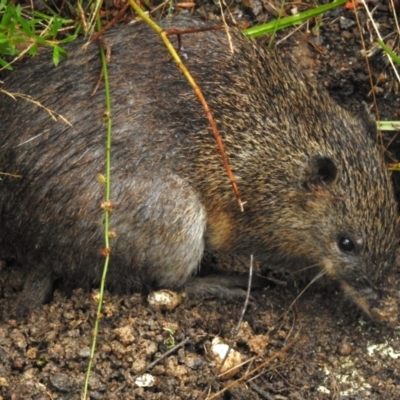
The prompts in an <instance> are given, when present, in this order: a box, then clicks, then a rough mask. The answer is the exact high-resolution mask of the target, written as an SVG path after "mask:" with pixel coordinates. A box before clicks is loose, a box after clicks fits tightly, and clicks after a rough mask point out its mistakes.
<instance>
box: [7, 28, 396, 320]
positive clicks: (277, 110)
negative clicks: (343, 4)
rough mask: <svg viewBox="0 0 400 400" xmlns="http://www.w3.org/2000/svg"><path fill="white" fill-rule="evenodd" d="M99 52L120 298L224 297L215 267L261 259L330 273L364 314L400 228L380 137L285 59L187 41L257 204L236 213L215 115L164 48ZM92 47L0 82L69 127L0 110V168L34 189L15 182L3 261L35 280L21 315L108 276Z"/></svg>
mask: <svg viewBox="0 0 400 400" xmlns="http://www.w3.org/2000/svg"><path fill="white" fill-rule="evenodd" d="M164 24H166V25H168V26H178V27H181V28H183V27H188V26H193V25H202V24H201V23H199V22H196V21H188V20H183V21H179V20H176V21H173V22H170V23H164ZM105 41H106V43H107V44H108V45H109V46H110V48H111V50H112V52H111V60H110V63H109V75H110V86H111V94H112V115H111V118H112V122H113V145H112V178H111V179H112V201H113V202H114V203H115V210H114V211H113V213H112V217H111V230H113V231H116V232H117V237H116V238H114V239H112V240H111V249H112V253H111V254H112V264H111V268H110V272H109V276H108V284H109V287H110V288H113V289H115V290H118V291H130V290H140V289H141V288H142V287H143V286H145V287H147V288H149V289H155V288H160V287H168V288H172V289H184V288H186V289H187V290H188V291H189V292H190V293H192V294H212V295H229V293H231V292H230V291H229V288H228V289H227V288H225V287H224V284H225V283H226V279H221V281H220V282H219V281H218V279H214V280H207V279H206V280H201V278H196V277H193V275H194V274H195V273H196V270H197V268H198V266H199V264H200V261H201V259H202V257H203V254H204V252H205V251H206V252H208V251H216V252H225V253H236V254H241V255H245V256H247V255H250V254H254V256H255V257H256V258H258V259H259V260H261V261H263V262H265V263H267V264H269V265H271V266H279V267H281V266H284V267H285V268H288V269H290V270H293V271H294V270H299V269H302V268H305V267H308V266H310V265H318V266H319V267H320V268H321V270H322V271H323V272H324V273H326V274H327V275H329V276H330V277H332V278H333V279H335V280H338V281H339V282H342V283H343V288H344V291H345V293H347V294H349V295H350V296H351V297H352V298H353V299H354V300H355V301H356V302H357V303H358V304H359V305H360V307H361V308H362V309H364V311H365V312H367V313H370V307H371V306H372V303H373V301H374V300H376V299H377V291H378V290H379V288H380V287H381V286H382V285H384V279H385V276H386V275H387V274H388V272H389V271H390V270H391V268H392V267H393V263H394V255H395V248H396V235H395V231H396V219H397V212H396V204H395V199H394V195H393V190H392V186H391V182H390V178H389V174H388V173H387V170H386V166H385V164H384V161H383V158H382V156H381V154H380V151H379V150H378V148H377V146H376V145H375V143H374V141H373V140H372V136H373V133H374V132H371V124H370V123H367V122H364V121H362V120H361V119H359V118H356V117H354V116H352V115H350V114H349V113H348V112H347V111H346V110H344V109H342V108H341V107H339V106H338V105H337V104H336V103H335V102H334V101H332V100H331V99H330V98H329V96H328V94H327V93H326V92H325V91H324V90H323V89H321V88H320V87H319V86H318V85H317V84H315V83H313V82H310V81H307V80H305V79H304V78H303V76H301V75H300V74H299V73H298V72H297V71H296V70H295V68H294V67H293V66H291V65H290V63H288V62H287V61H285V60H284V59H283V58H282V57H281V56H280V55H279V53H278V52H277V51H272V50H267V49H265V48H262V47H260V46H259V45H257V44H256V43H255V42H253V41H250V40H248V39H245V38H242V37H241V36H240V35H239V34H238V33H235V32H233V45H234V49H235V51H234V53H233V54H232V53H231V52H230V49H229V46H228V41H227V36H226V33H225V32H224V31H218V32H215V31H212V32H203V33H198V34H192V35H184V36H183V37H182V43H183V48H182V49H181V56H182V58H183V60H184V61H185V63H186V65H187V66H188V68H189V70H190V71H191V72H192V74H193V76H194V78H195V80H196V81H197V82H198V84H199V86H200V87H201V89H202V91H203V92H204V94H205V97H206V99H207V101H208V104H209V106H210V108H211V110H212V112H213V114H214V118H215V120H216V123H217V126H218V128H219V130H220V133H221V136H222V138H223V141H224V145H225V148H226V151H227V154H228V156H229V159H230V163H231V166H232V170H233V173H234V175H235V178H236V180H237V183H238V185H239V189H240V192H241V197H242V200H243V201H245V202H246V203H245V211H244V212H240V210H239V208H238V206H237V204H236V200H235V198H234V195H233V192H232V188H231V186H230V183H229V180H228V179H227V176H226V174H225V172H224V170H223V167H222V163H221V157H220V155H219V154H218V151H217V147H216V144H215V141H214V139H213V136H212V134H211V132H210V128H209V124H208V122H207V119H206V118H205V115H204V111H203V110H202V108H201V106H200V104H199V102H198V100H197V99H196V96H195V94H194V92H193V90H192V89H191V88H190V86H189V85H188V83H187V82H186V81H185V78H184V77H183V76H182V75H181V73H180V72H179V70H178V69H177V68H176V66H175V65H174V64H173V63H172V62H171V59H170V55H169V54H168V52H167V51H166V50H165V48H164V46H163V44H162V43H161V41H160V40H159V38H158V37H157V35H156V34H155V33H153V32H152V31H151V30H150V28H148V27H147V26H146V25H144V24H143V23H138V24H136V25H133V26H122V27H118V28H115V29H113V30H111V31H110V32H108V33H107V34H106V35H105ZM175 43H176V41H175ZM81 44H82V42H76V43H74V44H72V45H70V46H68V47H67V50H68V52H69V58H68V60H62V61H61V63H60V66H58V67H54V66H52V65H51V61H50V59H49V54H48V53H46V54H44V55H40V56H38V57H37V60H30V62H29V63H26V64H25V65H22V66H21V67H19V68H16V71H15V72H14V73H12V74H11V75H10V76H9V77H8V78H7V79H6V80H5V85H4V89H6V90H8V91H10V92H16V91H20V92H23V93H25V94H28V95H30V96H32V97H33V98H34V99H35V100H37V101H39V102H41V103H42V104H44V105H45V106H46V107H48V108H50V109H51V110H52V111H55V112H57V113H59V114H61V115H63V116H64V117H65V118H66V119H67V120H68V121H69V122H70V123H71V124H72V127H70V126H69V125H67V124H66V123H64V122H63V121H61V120H60V119H58V121H57V122H55V121H54V120H53V119H52V118H51V117H50V116H49V114H48V113H47V112H46V111H44V110H43V109H42V108H40V107H37V106H35V105H33V104H31V103H29V102H26V101H24V100H21V99H18V100H17V101H15V100H13V99H12V98H11V97H9V96H7V95H5V94H1V95H0V100H1V103H0V131H1V136H0V145H1V149H2V150H1V156H0V161H1V163H0V170H1V171H3V172H7V173H11V174H18V175H21V176H22V178H20V179H18V178H14V177H11V176H3V181H2V184H1V186H0V238H1V240H2V242H1V243H2V248H1V255H2V256H3V257H13V258H16V259H17V260H18V261H20V262H21V263H23V264H24V266H26V268H27V271H29V275H28V278H27V281H26V283H25V286H24V290H23V293H22V294H21V298H20V303H19V309H20V310H22V311H24V310H26V309H30V308H33V307H36V306H38V305H39V304H40V303H42V302H43V301H45V299H46V298H47V297H48V295H49V293H51V290H52V286H53V282H54V281H55V280H56V279H59V278H63V279H64V281H65V283H66V284H67V285H70V286H77V285H82V284H87V283H89V284H96V283H98V282H99V278H100V273H101V269H102V267H103V257H102V256H101V255H100V250H101V248H102V247H103V246H104V244H103V214H102V210H101V209H100V203H101V202H102V200H103V198H104V187H103V186H102V185H100V184H99V183H98V182H97V180H96V174H98V173H103V172H104V160H105V158H104V146H105V140H104V136H105V132H106V127H105V123H104V111H105V106H104V92H103V89H102V88H100V89H99V90H98V91H97V92H96V94H95V95H94V96H93V97H91V95H90V93H91V92H92V90H93V88H94V86H95V84H96V81H97V79H98V76H99V73H100V62H99V58H98V50H97V47H96V45H94V44H92V45H91V46H90V47H89V49H88V50H87V51H83V50H82V49H81V48H80V45H81ZM46 56H47V58H46ZM343 241H345V242H346V243H347V245H349V246H350V247H345V249H344V250H343V248H341V246H342V244H341V243H342V242H343ZM351 245H353V247H352V246H351ZM342 247H343V246H342ZM232 290H234V289H232ZM360 299H362V300H360Z"/></svg>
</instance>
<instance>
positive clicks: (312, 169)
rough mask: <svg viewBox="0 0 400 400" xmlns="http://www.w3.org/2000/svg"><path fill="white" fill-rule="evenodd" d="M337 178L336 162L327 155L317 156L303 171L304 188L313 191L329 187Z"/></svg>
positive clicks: (311, 159) (313, 157)
mask: <svg viewBox="0 0 400 400" xmlns="http://www.w3.org/2000/svg"><path fill="white" fill-rule="evenodd" d="M336 176H337V167H336V164H335V162H334V161H333V160H332V158H330V157H329V156H326V155H315V156H312V157H310V158H309V159H308V160H307V164H306V166H305V168H304V171H303V177H302V178H303V182H302V186H303V187H304V188H306V189H308V190H313V189H315V188H318V187H321V186H329V185H330V184H331V183H332V182H333V181H334V180H335V179H336Z"/></svg>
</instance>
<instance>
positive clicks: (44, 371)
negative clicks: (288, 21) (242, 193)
mask: <svg viewBox="0 0 400 400" xmlns="http://www.w3.org/2000/svg"><path fill="white" fill-rule="evenodd" d="M245 3H246V6H244V5H243V4H237V5H236V6H235V7H236V8H235V10H236V11H235V12H234V15H235V17H236V18H237V19H238V21H239V22H240V24H241V25H242V26H245V25H247V24H249V21H255V20H257V21H264V20H268V19H270V18H271V16H270V15H269V14H268V12H267V10H266V7H267V2H265V4H266V6H265V7H264V8H263V7H262V4H263V3H261V2H259V1H258V0H254V1H248V0H247V1H246V2H245ZM386 4H387V2H385V3H383V4H381V5H378V3H377V2H374V3H373V4H372V5H371V8H372V6H376V5H378V8H377V11H376V12H375V14H374V17H375V20H376V21H377V22H379V24H380V27H381V29H382V34H383V35H384V34H389V33H390V32H391V31H394V26H395V25H394V19H393V15H392V14H391V13H390V12H389V9H388V6H387V5H386ZM303 6H304V4H303ZM290 7H291V6H290V4H288V5H287V6H286V10H287V11H289V9H290ZM304 7H305V8H307V7H306V6H304ZM233 8H234V7H233V5H232V9H233ZM243 10H244V11H243ZM257 10H258V11H257ZM198 13H199V15H205V14H206V15H207V16H208V17H210V15H211V16H213V15H216V14H217V13H218V7H216V6H215V5H214V4H208V3H204V2H203V3H201V7H200V9H199V10H198ZM254 14H257V15H256V16H255V15H254ZM240 15H241V17H240ZM239 17H240V18H239ZM359 17H360V20H361V25H362V29H364V30H365V31H364V32H365V35H364V38H365V39H366V46H367V49H371V48H372V47H373V44H372V43H371V41H370V34H369V31H368V30H367V27H368V29H369V25H367V22H366V17H365V14H364V12H363V11H362V10H361V8H360V9H359ZM319 22H321V21H319ZM322 22H323V25H322V27H320V29H319V30H318V31H317V29H316V28H315V26H312V25H311V26H310V32H307V31H306V27H302V28H300V29H298V30H297V31H296V32H295V33H293V34H292V35H291V36H290V37H289V38H287V39H285V40H284V41H283V42H282V43H280V47H281V48H282V51H283V52H285V53H287V54H288V56H289V55H290V56H292V57H295V58H296V59H297V60H298V63H299V64H300V66H301V68H303V69H304V70H306V72H307V74H309V75H310V78H311V79H319V80H320V81H321V82H323V84H324V85H325V86H326V87H327V89H328V90H329V91H330V92H331V94H332V96H333V97H334V98H335V99H336V100H337V101H339V102H340V103H341V104H342V105H343V106H344V107H348V108H350V109H352V110H355V111H357V110H360V109H362V108H363V107H364V106H363V102H365V103H366V104H367V105H368V106H371V105H373V99H372V97H371V96H370V92H371V87H370V83H369V75H368V70H367V67H366V64H365V59H364V58H363V56H362V54H361V44H360V33H359V28H358V27H357V23H354V24H353V22H356V20H355V16H354V12H353V11H350V10H346V9H344V8H340V9H338V10H335V11H333V12H330V13H326V14H325V15H324V16H323V18H322ZM291 32H293V31H285V32H283V33H280V34H279V35H278V37H277V38H276V39H275V41H278V40H280V39H281V38H283V37H284V36H285V35H288V34H289V33H291ZM390 38H391V40H393V42H395V41H396V39H395V35H394V34H392V36H390ZM369 61H370V65H371V68H372V80H373V82H374V83H376V82H378V84H377V85H376V87H375V89H374V91H375V93H376V100H377V106H378V111H379V115H380V116H381V118H382V119H391V120H394V119H397V120H398V119H399V114H400V111H399V110H400V98H399V96H398V93H397V91H396V90H397V86H398V83H397V84H396V83H395V82H396V81H395V79H394V77H393V74H392V73H391V71H390V68H389V67H388V65H387V61H386V59H385V57H384V55H383V54H382V52H381V51H379V50H377V51H376V52H375V54H374V55H373V56H372V57H371V58H370V59H369ZM378 78H379V79H378ZM376 111H377V109H376V108H375V107H374V108H373V112H376ZM395 137H396V132H389V133H387V134H385V143H389V142H393V143H392V147H391V148H389V150H390V151H391V152H392V154H389V153H388V156H389V157H391V158H392V159H396V154H398V144H397V143H396V140H395V139H394V140H392V139H393V138H395ZM395 180H398V178H397V176H395ZM0 268H1V272H0V298H1V303H0V307H1V310H0V312H1V315H2V319H1V320H0V400H1V399H13V400H18V399H35V400H39V399H40V400H48V399H79V398H80V393H81V389H82V386H83V381H84V378H85V371H86V368H87V364H88V360H89V355H90V346H91V340H92V329H93V324H94V318H95V308H96V301H95V296H94V295H93V293H88V292H84V291H82V290H76V291H75V292H74V293H72V294H71V295H70V296H67V295H66V294H65V293H63V292H61V291H56V292H55V295H54V299H53V300H52V302H51V303H50V304H47V305H44V306H43V307H41V308H40V309H38V310H36V311H35V312H34V313H32V314H31V315H30V316H29V317H28V318H26V319H25V320H22V321H16V320H14V319H12V318H11V317H10V315H11V314H10V310H11V308H12V305H13V304H14V303H15V300H16V297H17V295H18V293H17V291H16V290H14V289H13V288H15V287H18V286H19V282H20V281H22V272H21V271H19V269H18V268H16V267H13V266H7V265H6V264H5V263H2V264H1V265H0ZM280 279H281V281H278V282H277V283H275V284H273V285H272V286H271V287H270V288H266V289H264V290H262V291H258V292H254V294H253V296H254V300H253V301H252V302H250V305H249V307H248V309H247V311H246V314H245V316H244V320H243V322H242V324H241V328H240V330H239V333H238V334H237V335H236V336H235V337H234V338H233V339H232V335H233V332H234V331H235V329H236V326H237V324H238V321H239V319H240V315H241V312H242V309H243V302H239V301H237V302H226V301H225V302H224V301H221V300H202V301H199V300H197V301H196V300H193V299H184V301H183V302H182V303H181V304H180V305H179V306H178V307H177V308H175V309H174V310H172V311H160V310H157V309H155V308H153V307H150V306H149V304H148V302H147V298H146V296H143V295H141V294H136V295H132V296H117V295H110V294H107V295H106V299H105V303H104V309H103V318H102V321H101V325H100V334H99V338H98V346H97V351H96V357H95V362H94V369H93V372H92V375H91V378H90V388H91V390H90V398H91V399H201V398H204V399H205V398H208V399H212V398H220V399H249V400H252V399H268V400H271V399H273V400H285V399H291V400H300V399H379V400H385V399H387V400H389V399H393V400H394V399H400V322H399V321H398V323H397V324H394V326H392V327H386V326H377V325H374V324H373V323H372V322H370V321H367V320H365V319H364V318H363V317H362V316H360V315H358V314H357V313H355V312H354V310H353V309H352V307H349V304H348V303H347V302H345V301H344V299H343V295H342V293H341V292H340V290H336V288H335V287H330V286H323V285H313V286H311V287H310V288H308V289H307V290H306V291H305V293H304V294H302V295H301V296H300V298H299V299H298V301H297V302H295V305H294V306H291V305H292V303H293V302H294V301H295V299H296V298H297V296H298V295H299V293H300V292H301V291H302V290H303V289H304V288H305V285H304V284H303V283H299V282H297V281H293V280H290V279H289V278H288V277H286V276H284V277H280ZM394 279H396V280H397V284H395V285H394V287H395V288H397V293H395V296H397V298H398V300H399V304H400V292H399V290H398V288H400V270H399V271H397V275H396V276H395V278H394ZM11 283H12V284H11ZM216 336H218V337H220V338H222V340H223V342H225V343H228V344H229V343H230V344H232V347H233V348H234V349H235V350H237V351H238V352H239V353H241V355H242V360H244V361H246V360H247V363H246V364H245V365H243V366H242V367H241V369H240V371H238V372H237V373H236V375H235V376H234V377H232V378H230V379H228V380H222V379H220V378H218V377H216V369H217V368H216V360H215V359H214V358H213V356H212V352H211V346H212V345H211V342H212V340H213V339H214V338H215V337H216ZM179 344H181V346H180V347H178V348H177V349H175V351H172V353H171V354H169V355H168V356H167V357H165V358H162V359H161V360H160V361H159V362H157V363H155V365H153V366H152V367H151V368H149V369H148V371H147V372H148V373H149V374H151V376H152V377H154V383H153V384H152V386H151V387H139V386H138V385H137V384H136V378H137V376H138V374H140V373H142V372H143V371H144V370H145V369H146V367H147V366H148V365H149V364H150V363H152V362H153V361H156V360H157V359H159V358H161V357H162V356H163V354H165V353H166V352H168V351H169V350H170V349H171V348H173V347H174V346H176V345H179ZM224 389H225V391H224V392H223V393H219V392H220V391H223V390H224ZM218 393H219V394H218ZM214 396H215V397H214Z"/></svg>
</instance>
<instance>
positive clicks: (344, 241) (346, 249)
mask: <svg viewBox="0 0 400 400" xmlns="http://www.w3.org/2000/svg"><path fill="white" fill-rule="evenodd" d="M337 245H338V247H339V250H340V251H343V253H354V250H355V245H354V243H353V241H352V240H351V239H349V238H348V237H346V236H340V237H339V239H338V242H337Z"/></svg>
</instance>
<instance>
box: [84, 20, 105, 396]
mask: <svg viewBox="0 0 400 400" xmlns="http://www.w3.org/2000/svg"><path fill="white" fill-rule="evenodd" d="M97 28H98V30H100V29H101V23H100V19H99V18H98V19H97ZM100 57H101V62H102V71H103V77H104V92H105V99H106V110H107V112H106V115H107V140H106V183H105V188H106V190H105V202H106V204H109V202H110V199H111V141H112V117H111V96H110V85H109V79H108V69H107V59H106V55H105V52H104V49H103V48H100ZM110 213H111V211H110V208H109V207H105V208H104V243H105V249H109V248H110V237H109V230H110V229H109V228H110ZM109 263H110V252H109V251H107V252H106V255H105V260H104V268H103V274H102V277H101V283H100V292H99V297H98V304H97V313H96V321H95V324H94V328H93V339H92V346H91V350H90V358H89V363H88V367H87V370H86V377H85V383H84V388H83V394H82V399H83V400H86V399H89V397H88V391H89V379H90V374H91V371H92V368H93V360H94V355H95V352H96V345H97V338H98V332H99V326H100V321H101V317H102V314H101V310H102V306H103V298H104V290H105V284H106V277H107V272H108V266H109Z"/></svg>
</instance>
